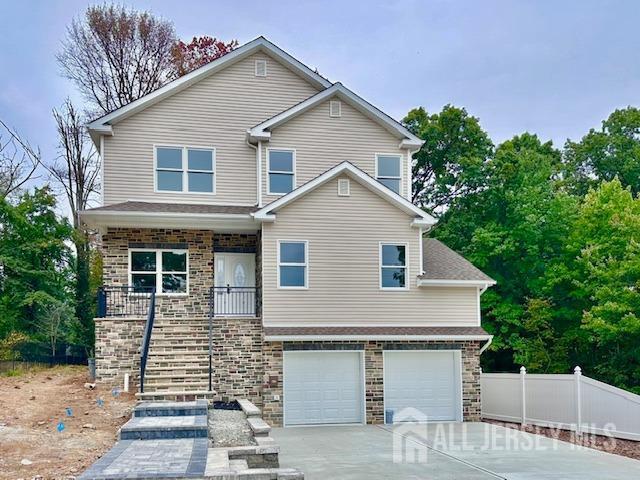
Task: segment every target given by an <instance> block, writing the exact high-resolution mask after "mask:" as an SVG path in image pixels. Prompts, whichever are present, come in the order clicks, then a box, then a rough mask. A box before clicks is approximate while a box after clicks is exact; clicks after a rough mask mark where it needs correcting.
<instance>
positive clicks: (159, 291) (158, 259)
mask: <svg viewBox="0 0 640 480" xmlns="http://www.w3.org/2000/svg"><path fill="white" fill-rule="evenodd" d="M133 252H154V253H155V254H156V271H155V272H142V271H135V272H134V271H132V270H131V254H132V253H133ZM162 252H179V253H186V255H187V261H186V268H187V269H186V271H184V272H165V271H163V269H162ZM128 257H129V263H128V265H127V272H128V277H129V285H133V274H134V273H136V274H143V275H144V274H146V275H151V274H152V273H155V275H156V296H159V297H186V296H187V295H189V284H190V282H189V250H188V249H184V248H130V249H129V255H128ZM163 273H178V274H186V275H187V290H186V292H182V293H170V292H163V291H162V274H163Z"/></svg>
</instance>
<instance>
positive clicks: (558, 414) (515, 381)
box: [480, 367, 640, 441]
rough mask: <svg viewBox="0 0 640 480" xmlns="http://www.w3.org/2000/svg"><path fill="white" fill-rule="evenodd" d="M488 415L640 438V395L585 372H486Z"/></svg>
mask: <svg viewBox="0 0 640 480" xmlns="http://www.w3.org/2000/svg"><path fill="white" fill-rule="evenodd" d="M480 386H481V390H482V416H483V417H484V418H488V419H493V420H501V421H505V422H515V423H521V424H523V425H527V424H530V425H540V426H549V427H557V428H561V429H566V430H575V431H576V432H577V433H594V434H599V435H603V434H604V435H610V436H613V437H617V438H625V439H629V440H636V441H640V395H635V394H633V393H630V392H627V391H625V390H622V389H620V388H616V387H613V386H611V385H608V384H606V383H602V382H599V381H597V380H593V379H592V378H589V377H585V376H583V375H582V372H581V370H580V367H576V368H575V370H574V374H573V375H570V374H567V375H547V374H528V373H527V371H526V369H525V368H524V367H522V368H521V369H520V374H517V373H483V374H482V375H481V376H480Z"/></svg>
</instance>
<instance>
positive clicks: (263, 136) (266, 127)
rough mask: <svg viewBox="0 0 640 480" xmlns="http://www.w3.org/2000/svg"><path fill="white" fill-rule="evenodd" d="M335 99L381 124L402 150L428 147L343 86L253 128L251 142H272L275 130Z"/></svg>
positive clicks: (334, 86)
mask: <svg viewBox="0 0 640 480" xmlns="http://www.w3.org/2000/svg"><path fill="white" fill-rule="evenodd" d="M333 97H338V98H340V99H341V100H343V101H344V102H345V103H347V104H349V105H350V106H352V107H353V108H354V109H356V110H357V111H359V112H360V113H361V114H363V115H364V116H365V117H367V118H369V119H370V120H372V121H374V122H376V123H378V124H379V125H381V126H382V127H383V128H384V129H385V130H387V131H388V132H390V133H391V134H392V135H394V136H395V137H397V138H398V139H399V140H400V144H399V147H400V148H408V149H409V150H412V151H415V150H418V149H420V147H421V146H422V144H423V143H424V141H423V140H422V139H420V138H419V137H417V136H416V135H414V134H413V133H412V132H411V131H409V129H407V128H406V127H405V126H404V125H402V124H401V123H400V122H398V121H397V120H395V119H394V118H392V117H390V116H389V115H387V114H386V113H384V112H383V111H382V110H380V109H379V108H377V107H375V106H374V105H372V104H370V103H369V102H367V101H366V100H364V99H363V98H362V97H360V96H358V95H357V94H355V93H354V92H352V91H351V90H349V89H348V88H347V87H345V86H344V85H343V84H342V83H341V82H336V83H334V84H333V85H331V86H330V87H329V88H326V89H325V90H322V91H320V92H318V93H316V94H315V95H312V96H310V97H309V98H307V99H306V100H303V101H302V102H300V103H298V104H297V105H294V106H293V107H291V108H288V109H287V110H284V111H282V112H280V113H279V114H277V115H274V116H273V117H271V118H269V119H267V120H265V121H263V122H261V123H259V124H258V125H256V126H254V127H253V128H250V129H249V130H248V131H247V136H248V139H249V141H251V142H253V143H255V142H258V141H269V139H270V138H271V130H273V129H274V128H276V127H278V126H279V125H282V124H283V123H286V122H287V121H289V120H291V119H293V118H295V117H297V116H299V115H302V114H303V113H305V112H307V111H309V110H311V109H312V108H314V107H316V106H317V105H319V104H321V103H322V102H324V101H326V100H328V99H330V98H333Z"/></svg>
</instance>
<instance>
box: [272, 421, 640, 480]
mask: <svg viewBox="0 0 640 480" xmlns="http://www.w3.org/2000/svg"><path fill="white" fill-rule="evenodd" d="M272 436H273V437H274V438H275V439H276V441H277V442H278V443H279V444H280V446H281V452H280V464H281V466H282V467H296V468H299V469H301V470H302V471H303V472H304V473H305V479H307V480H314V479H327V478H332V479H333V478H335V479H345V480H350V479H371V478H393V479H429V480H440V479H450V480H453V479H495V478H504V479H509V480H533V479H548V480H551V479H553V480H559V479H567V480H578V479H580V480H590V479H593V480H602V479H608V480H617V479H637V478H640V461H637V460H632V459H629V458H626V457H621V456H618V455H612V454H608V453H604V452H600V451H597V450H592V449H589V448H580V447H577V446H575V445H572V444H569V443H565V442H561V441H557V440H553V439H549V438H546V437H542V436H539V435H533V434H530V433H526V432H519V431H517V430H512V429H507V428H504V427H500V426H496V425H490V424H486V423H464V424H461V423H447V424H444V423H443V424H429V425H400V426H393V427H392V426H372V425H367V426H330V427H291V428H276V429H273V430H272ZM394 440H395V445H396V448H395V449H394ZM394 451H395V454H396V459H395V460H396V461H394ZM425 459H426V461H424V460H425Z"/></svg>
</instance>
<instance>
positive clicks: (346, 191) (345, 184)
mask: <svg viewBox="0 0 640 480" xmlns="http://www.w3.org/2000/svg"><path fill="white" fill-rule="evenodd" d="M349 195H351V184H350V183H349V179H348V178H340V179H338V196H339V197H348V196H349Z"/></svg>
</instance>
